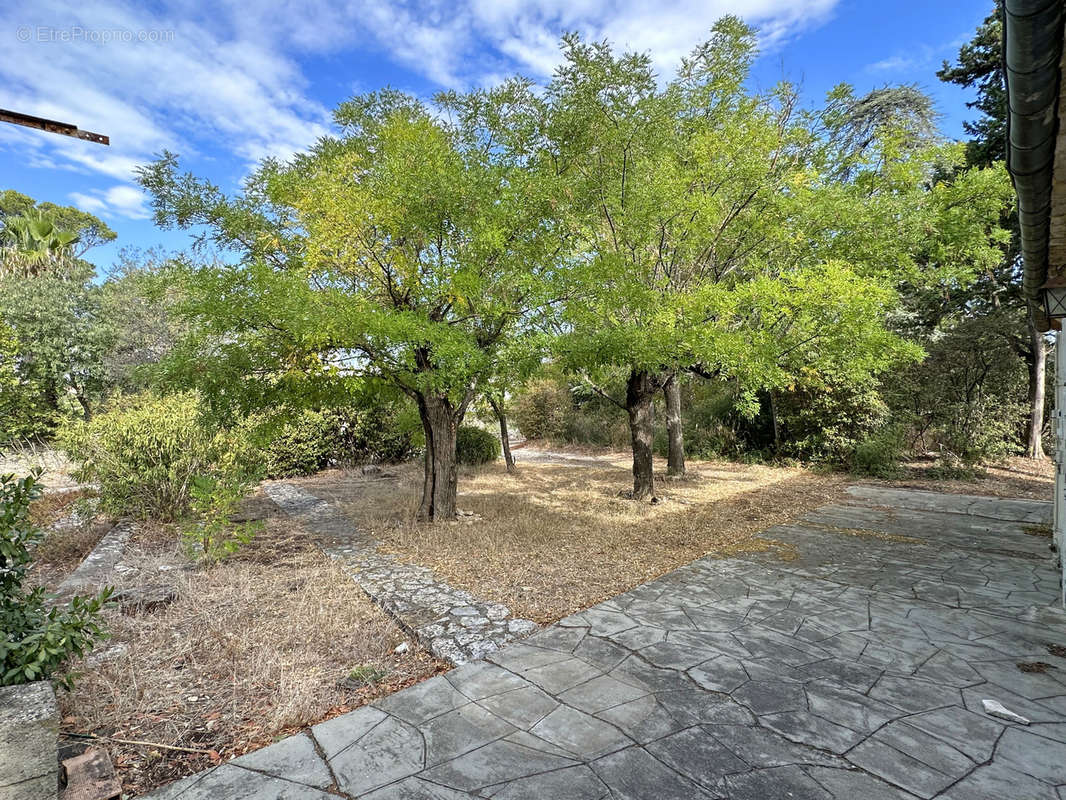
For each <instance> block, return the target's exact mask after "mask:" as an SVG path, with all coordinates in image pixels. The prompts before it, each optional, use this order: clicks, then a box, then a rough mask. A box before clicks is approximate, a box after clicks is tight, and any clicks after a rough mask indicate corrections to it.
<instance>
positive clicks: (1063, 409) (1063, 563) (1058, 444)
mask: <svg viewBox="0 0 1066 800" xmlns="http://www.w3.org/2000/svg"><path fill="white" fill-rule="evenodd" d="M1054 413H1055V417H1054V420H1055V424H1054V432H1055V517H1054V523H1053V524H1054V536H1055V556H1056V558H1058V560H1059V566H1060V568H1061V569H1062V583H1061V585H1060V589H1061V592H1062V595H1061V600H1062V605H1063V608H1066V554H1064V552H1063V549H1064V546H1066V339H1064V338H1063V335H1062V331H1059V332H1058V333H1056V334H1055V412H1054Z"/></svg>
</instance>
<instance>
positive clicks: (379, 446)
mask: <svg viewBox="0 0 1066 800" xmlns="http://www.w3.org/2000/svg"><path fill="white" fill-rule="evenodd" d="M414 447H415V443H414V436H413V435H412V429H411V425H410V424H409V422H408V421H407V420H406V419H405V418H404V415H403V409H402V408H401V407H400V406H399V405H398V404H391V403H370V404H368V405H366V406H360V407H348V408H340V409H330V410H325V411H311V410H308V411H303V412H301V413H300V415H299V416H298V417H296V419H294V420H292V421H290V422H288V423H286V424H285V425H284V426H282V428H281V430H280V431H279V432H278V434H277V435H276V436H274V438H273V439H272V440H271V441H270V443H269V444H268V445H267V447H266V453H265V455H266V459H265V462H266V472H267V475H269V476H270V477H272V478H287V477H292V476H296V475H313V474H314V473H316V472H318V471H319V470H321V469H325V468H326V467H327V466H329V465H330V464H332V463H339V464H358V463H364V462H375V463H392V462H397V461H404V460H406V459H407V458H409V457H410V456H411V454H412V453H413V452H414Z"/></svg>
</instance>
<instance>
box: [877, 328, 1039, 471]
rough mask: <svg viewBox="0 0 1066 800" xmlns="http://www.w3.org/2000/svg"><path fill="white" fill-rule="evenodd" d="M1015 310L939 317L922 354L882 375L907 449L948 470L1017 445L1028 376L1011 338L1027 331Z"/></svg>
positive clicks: (994, 457)
mask: <svg viewBox="0 0 1066 800" xmlns="http://www.w3.org/2000/svg"><path fill="white" fill-rule="evenodd" d="M1016 317H1017V315H1010V314H1006V313H1003V314H999V313H994V314H988V315H985V316H981V317H975V318H973V319H963V320H959V321H956V322H952V323H949V324H946V325H945V326H944V327H943V329H942V330H939V331H938V332H937V333H936V335H935V336H933V337H931V339H930V341H929V342H927V343H926V345H925V347H926V350H927V352H928V357H927V358H926V359H925V361H923V362H922V363H920V364H916V365H914V366H913V367H911V368H909V369H907V370H904V371H903V372H901V373H900V374H899V375H897V376H894V379H893V380H892V381H891V382H890V383H888V382H886V386H885V390H886V395H887V397H888V400H889V405H890V406H891V407H892V409H893V413H894V416H895V417H896V419H898V420H900V421H901V422H902V423H903V424H905V425H906V427H907V429H908V434H909V438H910V440H911V445H912V449H914V450H915V451H917V452H921V453H935V454H936V455H937V456H938V457H939V458H940V459H941V460H942V461H943V462H944V463H943V466H944V467H945V469H948V470H953V469H955V468H957V467H959V466H962V467H967V466H973V465H975V464H979V463H982V462H988V461H995V460H997V459H1001V458H1003V457H1005V456H1008V455H1012V454H1014V453H1016V452H1018V450H1019V441H1020V440H1021V439H1022V435H1023V433H1024V431H1025V426H1026V423H1027V421H1028V406H1027V402H1028V397H1027V384H1028V380H1027V375H1026V368H1025V364H1024V362H1023V361H1022V360H1021V359H1020V358H1018V356H1017V354H1016V353H1015V352H1014V350H1013V349H1012V347H1011V342H1012V341H1016V340H1018V339H1024V337H1025V336H1027V335H1028V334H1027V332H1026V330H1025V327H1024V320H1021V321H1019V319H1017V318H1016ZM1049 384H1050V382H1049Z"/></svg>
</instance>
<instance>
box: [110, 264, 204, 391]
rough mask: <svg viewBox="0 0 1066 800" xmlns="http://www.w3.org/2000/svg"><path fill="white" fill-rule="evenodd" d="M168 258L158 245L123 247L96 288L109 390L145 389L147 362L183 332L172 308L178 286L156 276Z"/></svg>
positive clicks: (163, 353) (168, 349) (148, 380)
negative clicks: (134, 247) (104, 337)
mask: <svg viewBox="0 0 1066 800" xmlns="http://www.w3.org/2000/svg"><path fill="white" fill-rule="evenodd" d="M169 261H170V258H169V257H168V256H167V254H166V253H164V252H163V251H162V250H158V249H149V250H146V251H141V250H135V249H130V248H124V249H123V250H122V251H121V252H120V253H119V260H118V263H117V264H115V266H114V267H113V268H112V269H111V270H110V272H109V273H108V276H107V280H106V281H104V283H103V284H102V285H101V286H100V287H99V290H98V297H99V317H100V324H101V325H102V326H103V327H104V328H105V336H106V339H107V347H106V349H105V350H104V352H103V354H102V358H103V371H104V377H105V380H106V382H107V385H108V388H109V389H110V390H119V391H122V392H127V393H136V392H141V391H144V390H145V389H147V388H148V387H149V384H150V383H151V380H152V374H151V367H152V366H153V365H155V364H157V363H158V362H159V361H161V360H162V359H163V358H164V357H165V356H167V355H168V354H169V353H170V352H171V351H172V350H173V349H174V347H175V346H176V345H177V343H178V341H179V340H180V339H181V337H182V336H183V335H184V334H185V328H184V326H183V325H182V322H181V320H180V319H179V318H178V316H177V314H176V313H175V307H176V305H177V302H178V299H179V298H178V297H177V294H176V292H177V287H175V286H164V285H163V282H161V281H159V280H157V278H158V276H159V275H160V274H161V273H162V272H163V271H164V270H165V269H166V267H167V264H168V262H169Z"/></svg>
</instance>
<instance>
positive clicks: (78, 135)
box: [0, 108, 111, 145]
mask: <svg viewBox="0 0 1066 800" xmlns="http://www.w3.org/2000/svg"><path fill="white" fill-rule="evenodd" d="M0 122H10V123H12V124H13V125H23V126H25V127H27V128H37V129H38V130H42V131H48V132H49V133H60V134H62V135H64V136H73V137H74V138H75V139H84V140H85V141H87V142H95V143H96V144H106V145H110V144H111V139H109V138H108V137H107V136H104V135H103V134H102V133H92V132H91V131H83V130H81V129H80V128H78V126H77V125H70V124H68V123H66V122H56V121H55V120H54V119H45V118H44V117H34V116H31V115H30V114H22V113H19V112H18V111H8V110H7V109H6V108H0Z"/></svg>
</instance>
